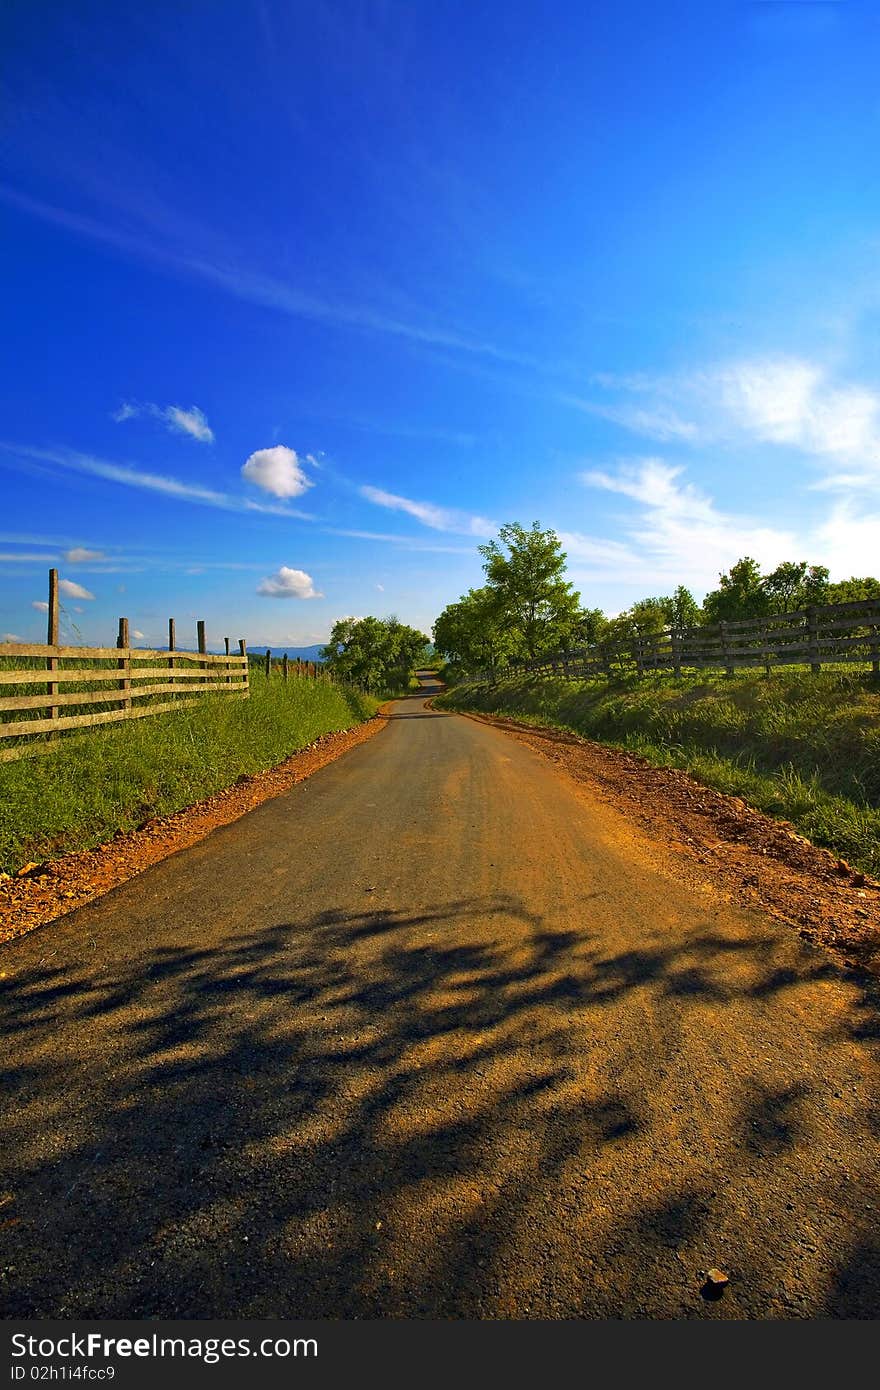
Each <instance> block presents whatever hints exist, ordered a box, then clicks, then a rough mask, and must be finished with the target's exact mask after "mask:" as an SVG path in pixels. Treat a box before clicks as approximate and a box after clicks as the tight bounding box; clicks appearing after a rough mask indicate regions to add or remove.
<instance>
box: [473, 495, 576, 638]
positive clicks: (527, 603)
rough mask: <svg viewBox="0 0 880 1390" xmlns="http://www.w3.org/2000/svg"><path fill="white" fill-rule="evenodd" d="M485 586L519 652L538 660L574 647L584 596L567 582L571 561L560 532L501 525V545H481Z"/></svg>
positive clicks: (499, 540)
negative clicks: (491, 595) (494, 597)
mask: <svg viewBox="0 0 880 1390" xmlns="http://www.w3.org/2000/svg"><path fill="white" fill-rule="evenodd" d="M480 554H481V555H482V556H483V560H484V564H483V569H484V571H485V574H486V586H487V587H488V588H489V589H491V590H493V592H494V593H495V594H497V596H498V599H499V602H500V605H501V608H502V610H503V613H504V619H505V621H506V623H507V624H508V626H509V629H510V631H511V634H512V636H513V638H514V641H515V650H516V651H517V654H521V655H523V656H525V657H528V658H530V659H532V660H534V659H535V658H536V657H538V656H542V655H547V654H549V653H551V652H553V651H558V650H559V649H561V648H565V647H571V646H572V645H574V643H575V640H576V636H577V631H578V620H579V618H580V615H581V607H580V597H579V595H578V594H577V593H575V591H574V588H573V587H572V585H571V584H570V583H569V582H568V580H566V579H565V578H563V576H564V573H565V564H566V556H565V552H564V550H563V549H562V545H561V543H560V540H559V537H558V536H557V535H556V532H555V531H542V530H541V527H540V524H539V523H538V522H537V521H535V522H533V524H532V527H531V529H530V530H528V531H527V530H526V529H525V527H524V526H520V525H519V523H517V522H511V523H508V524H507V525H506V526H502V527H501V530H500V531H499V534H498V540H494V541H489V542H488V544H486V545H481V546H480Z"/></svg>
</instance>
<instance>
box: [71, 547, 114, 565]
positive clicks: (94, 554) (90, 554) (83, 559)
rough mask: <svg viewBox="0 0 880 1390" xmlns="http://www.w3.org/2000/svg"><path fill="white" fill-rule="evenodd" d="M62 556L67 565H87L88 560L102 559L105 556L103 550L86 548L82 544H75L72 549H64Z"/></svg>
mask: <svg viewBox="0 0 880 1390" xmlns="http://www.w3.org/2000/svg"><path fill="white" fill-rule="evenodd" d="M64 558H65V560H66V561H67V563H68V564H69V565H87V564H89V562H90V561H94V560H104V559H106V556H105V554H104V552H103V550H88V549H87V548H86V547H85V546H84V545H75V546H74V547H73V549H72V550H65V552H64Z"/></svg>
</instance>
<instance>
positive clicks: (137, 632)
mask: <svg viewBox="0 0 880 1390" xmlns="http://www.w3.org/2000/svg"><path fill="white" fill-rule="evenodd" d="M131 635H132V637H137V639H138V640H139V641H140V640H142V639H143V638H144V637H146V635H147V634H146V633H145V632H141V631H140V630H139V629H138V628H134V629H133V631H132V634H131Z"/></svg>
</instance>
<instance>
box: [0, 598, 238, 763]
mask: <svg viewBox="0 0 880 1390" xmlns="http://www.w3.org/2000/svg"><path fill="white" fill-rule="evenodd" d="M48 629H49V631H48V636H49V641H48V642H47V643H45V644H42V643H27V642H6V643H0V762H7V761H9V760H10V759H13V758H20V757H23V756H25V755H26V754H27V753H31V752H35V751H40V750H41V749H42V748H44V747H46V745H47V741H48V742H54V741H55V737H56V736H57V735H62V734H65V733H66V732H67V731H70V730H90V729H94V728H97V727H98V726H100V725H102V724H112V723H115V722H116V721H117V720H121V719H140V718H143V717H144V716H145V715H150V714H164V713H165V712H166V711H167V710H178V709H182V708H185V707H187V706H189V705H193V704H195V703H196V702H197V700H198V699H200V698H202V696H204V695H205V694H209V693H210V694H215V695H216V694H219V695H223V696H236V697H239V698H246V697H247V695H248V692H249V680H248V658H247V649H246V646H245V643H244V641H243V640H242V641H240V642H239V644H238V647H239V649H238V652H237V653H232V652H230V650H229V638H228V637H227V638H226V639H225V645H226V651H225V653H223V654H222V655H220V656H218V655H215V654H214V653H212V652H209V651H208V649H207V638H206V633H205V624H204V623H203V622H201V621H200V622H199V623H198V624H197V642H198V650H197V651H194V652H193V651H181V650H180V649H179V648H178V646H177V641H176V632H175V622H174V619H173V618H171V619H169V622H168V648H167V650H164V651H163V650H148V649H146V648H143V647H131V646H130V645H129V632H128V619H127V618H120V619H119V632H118V636H117V640H116V646H115V647H67V646H61V645H59V642H58V574H57V571H56V570H52V571H51V572H50V576H49V621H48ZM4 745H5V746H4Z"/></svg>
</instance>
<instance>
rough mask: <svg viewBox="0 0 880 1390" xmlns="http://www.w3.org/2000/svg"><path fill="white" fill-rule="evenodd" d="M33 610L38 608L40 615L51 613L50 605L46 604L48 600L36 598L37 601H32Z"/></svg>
mask: <svg viewBox="0 0 880 1390" xmlns="http://www.w3.org/2000/svg"><path fill="white" fill-rule="evenodd" d="M31 608H36V610H37V612H38V613H48V612H49V605H48V603H47V602H46V600H45V599H44V598H35V599H32V600H31Z"/></svg>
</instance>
